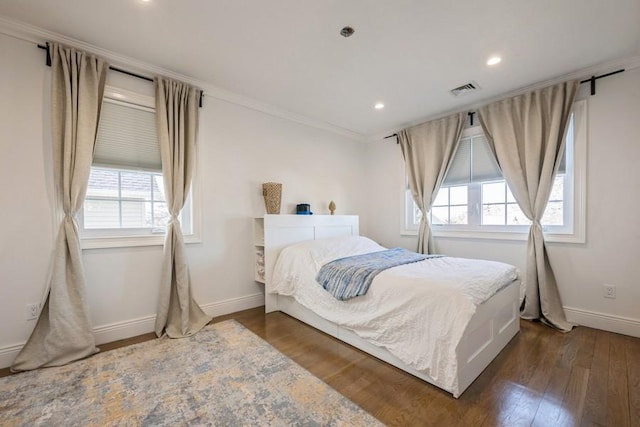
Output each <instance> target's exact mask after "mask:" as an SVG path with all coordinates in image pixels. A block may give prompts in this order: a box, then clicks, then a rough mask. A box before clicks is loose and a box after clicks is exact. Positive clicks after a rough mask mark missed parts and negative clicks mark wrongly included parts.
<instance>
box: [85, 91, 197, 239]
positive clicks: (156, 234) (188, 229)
mask: <svg viewBox="0 0 640 427" xmlns="http://www.w3.org/2000/svg"><path fill="white" fill-rule="evenodd" d="M104 98H105V99H107V100H108V101H107V102H111V101H113V102H114V103H124V104H131V105H133V106H138V107H141V108H143V109H152V110H154V111H155V100H154V98H153V97H151V96H147V95H142V94H140V93H137V92H133V91H129V90H125V89H121V88H117V87H113V86H108V85H107V86H106V87H105V91H104ZM197 163H198V162H197V161H196V170H195V171H194V174H193V178H192V183H191V191H190V194H189V196H188V198H187V202H186V203H185V207H184V208H183V210H182V212H181V214H180V216H181V218H182V217H184V219H185V221H182V220H181V225H182V228H183V230H182V231H183V236H184V242H185V243H200V242H201V236H200V230H201V215H200V204H199V202H200V197H199V196H200V182H199V179H198V174H197V169H198V168H197ZM91 167H92V168H93V167H94V166H93V165H92V166H91ZM95 167H97V168H101V169H111V170H117V171H131V172H153V173H157V171H149V170H143V169H137V170H136V169H134V168H131V167H122V168H118V167H117V166H98V165H96V166H95ZM78 228H79V232H80V243H81V246H82V248H83V249H101V248H118V247H138V246H161V245H163V244H164V240H165V235H166V231H154V230H153V229H152V228H110V229H106V228H105V229H85V228H84V203H83V206H82V208H81V209H80V211H79V212H78Z"/></svg>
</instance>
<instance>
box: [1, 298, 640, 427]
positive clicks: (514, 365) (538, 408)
mask: <svg viewBox="0 0 640 427" xmlns="http://www.w3.org/2000/svg"><path fill="white" fill-rule="evenodd" d="M228 319H235V320H236V321H238V322H239V323H241V324H242V325H244V326H245V327H246V328H248V329H249V330H251V331H253V332H254V333H255V334H256V335H258V336H259V337H261V338H263V339H264V340H265V341H267V342H268V343H270V344H271V345H273V346H274V347H275V348H276V349H278V350H279V351H280V352H282V353H283V354H285V355H287V356H288V357H290V358H291V359H292V360H294V361H295V362H296V363H298V364H299V365H300V366H302V367H303V368H305V369H307V370H308V371H309V372H311V373H312V374H314V375H315V376H317V377H318V378H320V379H321V380H323V381H324V382H326V383H327V384H329V385H330V386H331V387H333V388H334V389H335V390H337V391H338V392H340V393H342V394H343V395H344V396H346V397H347V398H349V399H351V400H352V401H353V402H355V403H356V404H358V405H359V406H360V407H362V408H363V409H365V410H366V411H368V412H369V413H371V414H372V415H373V416H375V417H376V418H378V419H379V420H380V421H382V422H383V423H384V424H386V425H389V426H427V427H428V426H447V427H448V426H464V427H466V426H481V425H484V426H491V427H493V426H509V427H511V426H529V425H541V426H545V427H547V426H553V427H556V426H564V425H567V426H569V425H578V423H580V424H579V425H582V426H616V427H617V426H625V425H631V426H637V427H640V425H639V424H640V421H639V420H640V410H639V408H640V390H639V388H640V339H638V338H632V337H624V336H621V335H616V334H612V333H609V332H605V331H598V330H594V329H589V328H584V327H579V328H577V329H575V330H574V331H573V332H570V333H567V334H562V333H560V332H557V331H555V330H553V329H551V328H549V327H546V326H544V325H542V324H540V323H537V322H528V321H522V322H521V331H520V333H519V334H518V335H516V337H515V338H514V339H513V340H512V341H511V342H510V343H509V344H508V345H507V347H506V348H505V349H504V350H503V351H502V352H501V353H500V354H499V355H498V357H496V359H495V360H494V361H493V362H492V363H491V364H490V365H489V366H488V367H487V369H485V371H484V372H483V373H482V374H481V375H480V376H479V377H478V378H477V379H476V381H474V382H473V384H471V386H470V387H469V388H468V389H467V391H466V392H464V393H463V394H462V396H460V398H459V399H454V398H453V397H452V396H451V395H450V394H448V393H446V392H444V391H442V390H440V389H438V388H437V387H434V386H432V385H430V384H427V383H425V382H423V381H421V380H419V379H417V378H415V377H413V376H411V375H409V374H407V373H406V372H403V371H401V370H399V369H397V368H395V367H393V366H391V365H388V364H387V363H384V362H382V361H380V360H378V359H376V358H374V357H372V356H370V355H368V354H366V353H363V352H362V351H360V350H358V349H355V348H353V347H351V346H349V345H347V344H344V343H342V342H340V341H338V340H336V339H335V338H333V337H330V336H328V335H326V334H324V333H322V332H320V331H318V330H316V329H314V328H312V327H310V326H308V325H305V324H304V323H302V322H299V321H298V320H296V319H293V318H291V317H289V316H287V315H285V314H283V313H279V312H276V313H270V314H266V315H265V313H264V308H256V309H251V310H245V311H242V312H238V313H233V314H230V315H225V316H220V317H216V318H215V319H213V322H214V323H215V322H219V321H223V320H228ZM152 338H153V334H147V335H143V336H140V337H134V338H131V339H127V340H122V341H118V342H115V343H111V344H108V345H103V346H101V347H102V348H103V350H104V351H108V350H109V349H111V348H117V347H121V346H124V345H128V344H132V343H135V342H142V341H146V340H148V339H152ZM6 375H9V372H8V369H5V370H0V377H1V376H6ZM625 408H626V412H625Z"/></svg>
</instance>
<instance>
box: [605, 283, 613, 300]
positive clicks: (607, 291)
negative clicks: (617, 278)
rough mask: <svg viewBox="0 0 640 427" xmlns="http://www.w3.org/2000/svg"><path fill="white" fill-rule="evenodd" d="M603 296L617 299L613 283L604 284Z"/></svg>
mask: <svg viewBox="0 0 640 427" xmlns="http://www.w3.org/2000/svg"><path fill="white" fill-rule="evenodd" d="M602 296H603V297H605V298H611V299H616V287H615V286H613V285H602Z"/></svg>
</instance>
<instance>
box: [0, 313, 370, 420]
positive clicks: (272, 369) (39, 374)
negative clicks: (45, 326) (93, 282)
mask: <svg viewBox="0 0 640 427" xmlns="http://www.w3.org/2000/svg"><path fill="white" fill-rule="evenodd" d="M0 425H2V426H23V425H29V426H34V425H35V426H37V425H46V426H50V425H51V426H107V425H108V426H125V425H126V426H139V425H142V426H147V425H148V426H152V425H153V426H156V425H171V426H175V425H216V426H247V425H259V426H285V425H286V426H291V425H296V426H333V425H336V426H338V425H340V426H373V425H380V423H379V422H378V421H377V420H376V419H375V418H374V417H372V416H371V415H369V414H368V413H366V412H365V411H364V410H362V409H361V408H360V407H358V406H357V405H356V404H354V403H353V402H351V401H350V400H349V399H347V398H345V397H344V396H342V395H340V394H339V393H338V392H337V391H335V390H333V389H332V388H331V387H329V386H328V385H327V384H325V383H323V382H322V381H320V380H319V379H318V378H316V377H314V376H313V375H312V374H310V373H309V372H308V371H306V370H304V369H303V368H301V367H300V366H299V365H297V364H296V363H294V362H293V361H292V360H291V359H289V358H288V357H286V356H284V355H283V354H282V353H280V352H278V351H277V350H276V349H274V348H273V347H272V346H270V345H269V344H268V343H266V342H265V341H263V340H262V339H261V338H259V337H257V336H256V335H254V334H253V333H252V332H250V331H249V330H247V329H246V328H244V327H243V326H242V325H240V324H239V323H237V322H235V321H233V320H228V321H225V322H221V323H216V324H213V325H210V326H207V327H206V328H205V329H203V330H202V331H200V332H199V333H198V334H196V335H194V336H192V337H189V338H183V339H173V340H172V339H168V338H161V339H157V340H152V341H147V342H144V343H140V344H135V345H132V346H128V347H123V348H120V349H117V350H112V351H107V352H104V353H99V354H97V355H95V356H93V357H90V358H88V359H85V360H82V361H79V362H75V363H72V364H70V365H67V366H62V367H57V368H46V369H40V370H37V371H31V372H24V373H20V374H16V375H11V376H8V377H4V378H0Z"/></svg>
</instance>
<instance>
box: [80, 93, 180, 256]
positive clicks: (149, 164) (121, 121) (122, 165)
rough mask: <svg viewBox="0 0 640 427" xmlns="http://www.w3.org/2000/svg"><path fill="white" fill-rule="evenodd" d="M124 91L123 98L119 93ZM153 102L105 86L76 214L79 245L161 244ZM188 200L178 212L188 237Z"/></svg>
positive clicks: (163, 222) (164, 213)
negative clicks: (83, 193) (84, 190)
mask: <svg viewBox="0 0 640 427" xmlns="http://www.w3.org/2000/svg"><path fill="white" fill-rule="evenodd" d="M123 93H124V94H123ZM153 103H154V101H153V98H151V97H145V96H141V95H138V94H133V93H127V92H126V91H122V90H116V89H113V88H107V89H106V90H105V98H104V101H103V105H102V111H101V115H100V125H99V127H98V136H97V140H96V148H95V153H94V159H93V164H92V167H91V174H90V176H89V183H88V187H87V194H86V197H85V201H84V206H83V209H82V211H81V213H80V215H79V222H80V227H81V236H82V239H83V247H85V248H87V247H110V246H139V245H153V244H161V243H162V242H163V241H164V233H165V230H166V226H167V221H168V219H169V212H168V210H167V205H166V201H165V195H164V182H163V177H162V164H161V160H160V147H159V145H158V137H157V130H156V122H155V110H154V108H153ZM191 205H192V203H191V197H189V199H188V200H187V203H186V204H185V207H184V208H183V210H182V212H181V214H180V222H181V225H182V231H183V233H184V234H185V235H187V236H188V235H193V227H192V224H193V221H192V210H193V209H192V206H191Z"/></svg>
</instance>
